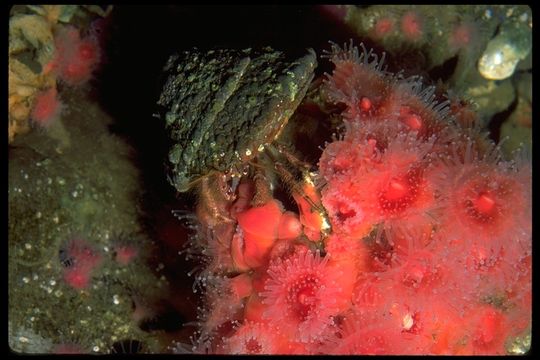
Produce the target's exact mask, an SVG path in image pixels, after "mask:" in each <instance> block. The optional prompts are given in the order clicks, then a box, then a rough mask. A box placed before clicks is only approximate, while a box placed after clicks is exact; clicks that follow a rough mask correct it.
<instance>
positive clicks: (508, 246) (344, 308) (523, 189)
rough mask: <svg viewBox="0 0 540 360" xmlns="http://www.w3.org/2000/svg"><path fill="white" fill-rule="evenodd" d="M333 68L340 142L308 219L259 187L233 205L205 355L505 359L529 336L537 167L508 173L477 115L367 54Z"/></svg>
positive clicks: (209, 272)
mask: <svg viewBox="0 0 540 360" xmlns="http://www.w3.org/2000/svg"><path fill="white" fill-rule="evenodd" d="M328 57H329V58H330V59H331V60H332V62H333V63H334V65H335V70H334V72H333V74H332V75H327V79H326V81H325V83H324V92H323V93H324V94H325V96H326V98H327V99H328V101H330V102H334V103H340V104H342V105H343V108H344V110H343V113H342V116H343V121H344V125H345V126H344V129H345V130H344V133H343V134H342V136H341V137H340V139H338V140H336V141H334V142H332V143H330V144H328V145H327V146H326V148H325V150H324V151H323V154H322V156H321V158H320V161H319V177H318V179H317V181H316V183H315V184H310V183H306V184H305V185H304V188H303V190H302V192H301V193H300V192H296V193H294V194H293V197H294V199H295V200H296V202H297V204H298V209H299V215H297V214H295V213H293V212H290V211H285V209H284V207H283V206H282V204H281V203H280V202H279V201H278V200H276V199H273V198H272V197H271V195H270V196H266V198H265V197H264V196H263V197H261V196H260V194H257V191H258V190H257V189H256V186H255V185H254V182H252V181H248V180H243V181H242V182H241V183H240V185H239V187H238V191H237V197H236V199H235V200H231V201H230V202H227V201H224V202H222V203H221V204H222V206H220V207H219V208H220V210H219V211H220V214H221V215H220V216H221V217H223V218H226V219H227V221H226V223H227V224H228V225H227V229H228V230H227V231H219V229H220V228H219V225H218V224H217V223H216V224H214V225H212V226H206V227H205V228H206V230H208V229H210V230H211V231H210V232H208V231H206V232H205V235H204V241H205V243H206V244H208V246H207V247H208V248H209V249H214V250H212V251H211V253H212V254H214V255H211V256H213V259H212V260H211V262H210V264H211V265H210V266H208V267H207V269H206V270H205V271H203V272H202V273H201V274H202V275H201V276H200V277H199V281H200V282H203V283H204V285H205V289H206V303H207V307H206V309H205V310H204V311H203V313H204V314H203V316H202V318H201V325H202V326H201V330H200V336H199V337H198V341H197V343H196V346H195V348H194V349H195V350H196V351H204V352H213V353H250V354H255V353H257V354H261V353H262V354H286V353H289V354H295V353H296V354H317V353H331V354H503V353H505V352H506V346H507V345H508V342H509V341H511V339H513V338H515V337H518V336H521V335H523V334H524V333H526V332H527V331H529V329H530V324H531V321H530V316H531V168H530V165H528V163H527V162H526V161H524V159H523V157H522V159H521V160H519V161H518V160H513V161H503V160H502V159H501V156H500V154H499V153H498V148H497V147H496V146H495V145H494V144H493V143H491V142H490V141H489V140H487V139H486V137H485V136H483V135H482V134H481V133H480V132H479V131H477V130H476V129H475V128H474V127H471V126H468V125H463V124H464V123H469V124H470V123H471V121H461V120H462V119H460V118H459V117H460V116H464V115H463V114H469V112H467V111H462V110H463V109H460V108H459V107H458V108H457V110H456V104H454V103H452V102H451V100H445V101H442V102H440V101H437V99H436V98H437V94H436V92H435V89H434V88H432V87H423V85H422V83H421V79H419V78H417V77H413V78H407V79H405V78H402V77H401V76H400V75H399V74H398V75H395V74H390V73H388V72H386V71H385V70H384V69H383V68H382V61H379V59H378V58H377V57H376V56H375V55H374V54H373V53H372V52H371V51H369V52H368V51H367V50H366V49H365V48H363V47H362V48H361V49H360V50H359V49H358V48H356V47H352V46H351V47H349V48H347V47H345V48H344V49H341V48H339V47H337V46H333V49H332V52H331V53H330V54H329V55H328ZM469 115H470V114H469ZM469 120H470V119H469ZM473 120H474V119H473ZM268 193H269V192H267V193H266V194H268ZM201 206H204V205H201ZM208 224H209V223H208V222H207V223H206V225H208ZM215 249H219V251H218V250H215ZM217 259H219V260H217ZM216 261H217V262H218V263H219V264H218V265H220V266H216ZM201 279H202V280H201Z"/></svg>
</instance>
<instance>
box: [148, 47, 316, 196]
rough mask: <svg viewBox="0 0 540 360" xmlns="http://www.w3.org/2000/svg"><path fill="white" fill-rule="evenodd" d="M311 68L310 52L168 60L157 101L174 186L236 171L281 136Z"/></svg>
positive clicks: (222, 53)
mask: <svg viewBox="0 0 540 360" xmlns="http://www.w3.org/2000/svg"><path fill="white" fill-rule="evenodd" d="M316 65H317V60H316V56H315V53H314V51H313V50H309V52H308V53H307V54H306V55H305V56H303V57H301V58H299V59H297V60H296V61H294V62H292V63H291V62H287V61H286V60H285V56H284V55H283V53H281V52H277V51H274V50H272V49H271V48H268V47H266V48H263V49H260V50H252V49H245V50H210V51H207V52H201V51H199V50H197V49H193V50H190V51H184V52H182V53H179V54H175V55H173V56H171V57H170V58H169V60H168V61H167V64H166V65H165V67H164V71H165V75H166V78H167V80H166V82H165V85H164V87H163V90H162V93H161V96H160V98H159V101H158V105H160V106H161V109H162V111H161V112H160V117H161V118H162V119H163V120H164V121H165V126H166V130H167V133H168V136H169V139H170V141H171V144H172V146H171V148H170V150H169V156H168V164H167V165H168V168H169V174H168V178H169V182H170V183H171V185H173V186H174V187H175V188H176V190H177V191H179V192H184V191H187V190H188V189H189V187H190V186H189V185H190V183H191V182H192V181H193V180H196V179H197V178H199V177H201V176H205V175H207V174H209V173H211V172H213V171H217V172H221V173H235V172H238V171H239V169H240V167H241V165H242V164H244V163H245V162H246V161H248V160H250V159H252V158H253V157H255V156H256V155H257V152H258V151H261V150H262V149H263V148H264V146H265V145H266V144H269V143H271V142H272V141H273V140H274V139H275V138H276V137H277V136H278V135H279V133H280V131H281V129H282V128H283V126H284V125H285V124H286V123H287V120H288V119H289V117H290V116H291V115H292V114H293V112H294V111H295V109H296V107H297V106H298V104H299V103H300V101H301V100H302V98H303V97H304V95H305V93H306V91H307V89H308V87H309V84H310V83H311V80H312V79H313V71H314V69H315V67H316Z"/></svg>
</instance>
